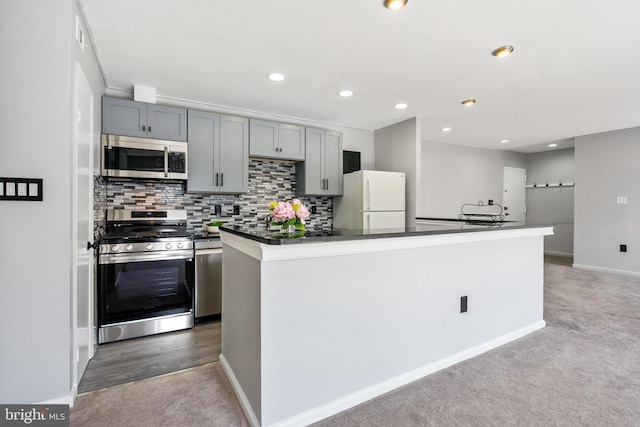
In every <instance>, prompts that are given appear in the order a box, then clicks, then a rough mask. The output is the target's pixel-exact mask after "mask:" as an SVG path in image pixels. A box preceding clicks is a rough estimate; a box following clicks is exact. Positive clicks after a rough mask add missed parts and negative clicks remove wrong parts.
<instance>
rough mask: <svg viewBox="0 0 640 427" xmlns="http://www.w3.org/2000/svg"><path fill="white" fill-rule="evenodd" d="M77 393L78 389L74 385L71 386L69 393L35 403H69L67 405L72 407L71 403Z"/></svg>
mask: <svg viewBox="0 0 640 427" xmlns="http://www.w3.org/2000/svg"><path fill="white" fill-rule="evenodd" d="M77 395H78V389H77V387H76V385H75V384H74V386H73V387H72V388H71V391H70V392H69V395H67V396H61V397H56V398H54V399H49V400H44V401H42V402H38V403H36V405H69V407H70V408H71V407H73V404H74V402H75V400H76V396H77Z"/></svg>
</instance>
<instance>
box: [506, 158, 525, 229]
mask: <svg viewBox="0 0 640 427" xmlns="http://www.w3.org/2000/svg"><path fill="white" fill-rule="evenodd" d="M526 172H527V171H526V170H524V169H518V168H504V176H503V188H504V193H503V196H502V208H503V209H504V214H505V218H504V219H505V220H506V221H522V222H524V218H525V213H526V212H527V210H526V209H527V207H526V205H525V181H526Z"/></svg>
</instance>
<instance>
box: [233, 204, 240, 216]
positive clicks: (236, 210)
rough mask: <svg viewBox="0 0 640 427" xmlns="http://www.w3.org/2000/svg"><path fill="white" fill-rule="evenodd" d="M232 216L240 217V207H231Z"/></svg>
mask: <svg viewBox="0 0 640 427" xmlns="http://www.w3.org/2000/svg"><path fill="white" fill-rule="evenodd" d="M233 214H234V215H240V206H238V205H233Z"/></svg>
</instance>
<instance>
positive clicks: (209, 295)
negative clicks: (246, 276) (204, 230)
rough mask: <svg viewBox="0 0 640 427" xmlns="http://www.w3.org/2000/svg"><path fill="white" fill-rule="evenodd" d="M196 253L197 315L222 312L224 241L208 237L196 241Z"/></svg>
mask: <svg viewBox="0 0 640 427" xmlns="http://www.w3.org/2000/svg"><path fill="white" fill-rule="evenodd" d="M194 247H195V254H196V274H195V275H196V280H195V282H196V292H195V300H196V301H195V317H196V319H197V318H203V317H207V316H213V315H216V314H221V313H222V242H220V237H206V238H199V239H196V240H195V242H194Z"/></svg>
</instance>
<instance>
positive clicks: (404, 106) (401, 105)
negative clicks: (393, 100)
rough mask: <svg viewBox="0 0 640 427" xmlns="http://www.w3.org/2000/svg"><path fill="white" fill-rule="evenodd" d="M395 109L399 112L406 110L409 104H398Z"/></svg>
mask: <svg viewBox="0 0 640 427" xmlns="http://www.w3.org/2000/svg"><path fill="white" fill-rule="evenodd" d="M394 107H395V108H397V109H398V110H404V109H405V108H407V107H408V105H407V104H396V105H394Z"/></svg>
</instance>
